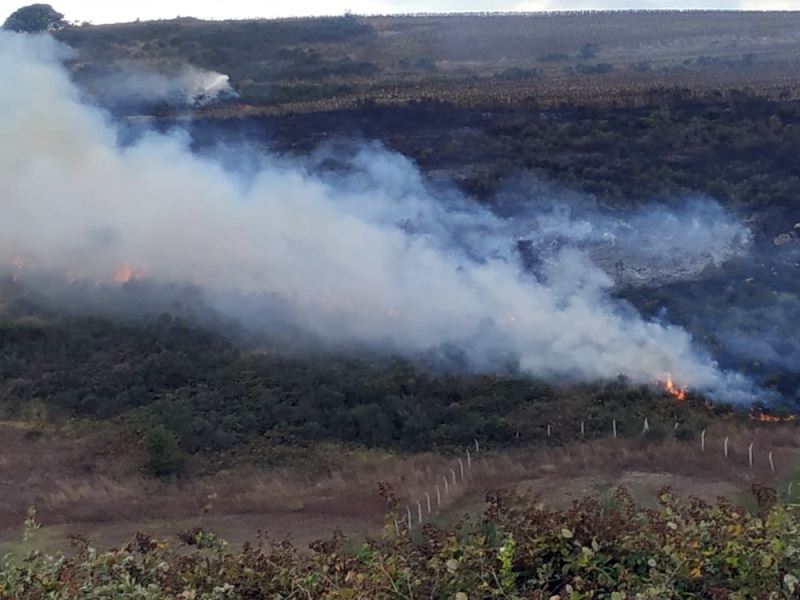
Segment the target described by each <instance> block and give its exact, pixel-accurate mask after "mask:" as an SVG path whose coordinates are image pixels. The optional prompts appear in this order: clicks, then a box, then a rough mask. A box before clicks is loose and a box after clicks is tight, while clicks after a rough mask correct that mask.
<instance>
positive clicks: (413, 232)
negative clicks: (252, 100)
mask: <svg viewBox="0 0 800 600" xmlns="http://www.w3.org/2000/svg"><path fill="white" fill-rule="evenodd" d="M59 52H60V50H59V47H58V46H56V45H55V43H54V42H53V41H52V40H50V39H49V38H46V37H26V36H21V35H12V34H2V35H0V77H1V78H2V80H3V81H4V82H5V85H4V86H3V88H2V90H0V180H1V181H3V185H4V186H5V189H4V193H3V195H2V197H0V202H2V214H3V218H2V220H0V263H5V264H7V265H8V271H9V272H14V273H15V276H16V277H18V278H22V279H26V277H28V275H27V274H28V273H37V272H57V273H61V274H63V275H62V277H63V278H64V281H66V282H69V281H74V282H77V283H76V284H75V285H81V286H86V285H88V284H87V282H104V285H112V286H113V285H116V284H114V278H115V275H117V277H118V278H119V275H120V271H121V270H122V273H123V277H122V278H123V279H125V278H127V277H134V278H135V277H136V274H137V273H138V274H139V275H138V276H139V277H140V278H142V279H143V280H146V281H148V282H153V283H154V284H164V285H176V286H179V287H180V286H184V285H185V286H188V287H189V288H190V289H199V290H202V294H203V297H204V298H205V300H206V301H207V302H209V303H210V304H211V305H212V306H213V307H214V308H215V309H217V310H219V311H220V312H221V313H222V314H224V315H227V316H229V317H236V318H237V319H239V320H240V321H242V322H243V323H244V324H245V325H248V326H251V327H256V326H258V327H263V328H265V329H266V330H268V331H269V330H270V328H271V327H276V328H286V327H293V328H296V329H298V330H301V331H303V332H305V333H307V334H309V335H313V336H316V337H317V338H318V339H320V340H323V341H324V342H325V343H326V344H330V345H334V346H335V345H349V344H357V345H361V346H366V347H369V348H374V349H378V350H381V351H383V350H387V351H391V352H402V353H404V354H406V355H409V356H414V355H418V354H423V353H428V352H431V351H436V350H437V349H441V348H457V349H459V350H460V351H461V352H463V353H464V355H465V356H466V357H467V360H468V361H469V363H470V365H471V366H472V367H474V368H477V369H493V368H497V367H498V366H499V365H501V364H507V362H508V360H509V358H513V359H514V360H516V361H517V362H518V364H519V367H520V368H521V369H522V370H524V371H526V372H530V373H535V374H538V375H544V376H549V377H560V378H563V377H567V378H581V379H586V378H602V377H610V376H615V375H617V374H625V375H626V376H628V377H629V378H631V379H632V380H634V381H641V382H652V381H654V380H656V379H661V380H663V379H664V378H665V377H666V376H667V374H668V373H671V374H672V377H673V379H674V380H675V381H677V382H679V383H681V384H683V385H688V386H691V387H692V388H694V389H697V390H700V391H705V392H708V393H710V394H712V395H713V396H714V397H716V398H718V399H720V400H726V401H731V402H745V401H752V400H753V399H754V396H753V394H754V391H753V390H752V389H751V386H750V385H749V384H748V382H747V381H746V380H745V379H744V378H743V377H741V376H739V375H737V374H735V373H727V372H722V371H721V370H720V369H719V368H718V366H717V365H716V363H715V362H714V361H713V360H712V359H711V358H710V357H709V356H708V355H707V354H706V353H704V352H703V351H701V350H699V349H698V348H697V347H696V346H695V344H694V343H693V341H692V339H691V337H690V336H689V335H688V334H687V333H686V331H684V330H683V329H681V328H679V327H676V326H673V325H670V324H667V323H662V322H659V321H653V320H645V319H643V318H641V317H640V316H639V314H638V313H636V311H635V310H633V308H632V307H631V306H629V305H627V304H624V303H621V302H619V301H616V300H614V299H612V297H611V295H610V293H609V292H610V290H611V288H612V286H613V278H612V277H611V276H609V275H608V274H607V273H606V272H605V271H604V270H602V269H601V268H599V267H597V266H596V265H595V264H594V263H593V262H592V259H591V252H588V251H587V250H586V249H585V248H581V244H583V245H586V244H588V242H589V241H596V240H598V239H599V240H606V238H607V235H606V234H607V233H609V234H610V235H612V236H614V239H613V243H614V244H618V246H617V247H618V248H619V249H620V251H621V252H622V253H623V254H625V253H627V252H628V251H629V250H630V248H631V247H632V245H634V244H636V239H637V236H639V235H640V234H641V232H643V231H647V232H649V233H648V235H649V236H650V239H655V238H657V237H658V236H657V235H656V233H657V230H656V229H653V228H654V227H658V222H659V221H661V220H662V219H663V218H664V217H665V215H666V216H669V213H666V212H663V211H666V210H667V209H665V208H663V209H658V208H657V209H654V212H649V213H648V212H646V213H641V214H636V213H634V214H633V215H632V217H631V218H629V219H628V220H627V221H624V222H623V221H615V220H614V219H611V218H610V217H609V218H608V219H607V220H606V221H605V222H602V221H598V223H599V224H592V223H584V224H583V225H582V226H581V227H577V226H576V225H575V223H570V221H571V220H573V221H574V218H573V217H564V216H563V215H561V216H559V215H558V214H556V213H554V212H553V211H552V210H551V211H550V212H549V213H548V212H547V211H544V212H541V213H540V216H539V217H536V216H535V215H531V216H530V217H529V218H524V219H520V218H516V217H515V218H509V217H506V216H503V215H502V214H496V213H493V212H490V211H489V210H487V209H485V208H482V207H480V206H477V205H475V204H473V203H471V202H469V201H468V200H467V199H464V198H462V197H460V196H459V195H458V194H456V193H455V192H453V191H441V190H437V189H435V188H433V187H431V186H430V184H428V183H427V182H426V181H425V180H424V179H423V177H422V176H421V175H420V173H419V172H418V170H417V169H416V168H415V166H414V165H413V164H412V163H411V162H410V161H408V160H407V159H405V158H404V157H402V156H398V155H396V154H392V153H389V152H387V151H385V150H383V149H381V148H379V147H376V146H366V147H363V148H361V149H360V150H359V151H357V152H356V153H354V154H353V155H351V156H347V155H342V154H341V153H339V154H337V155H335V156H334V157H333V158H335V160H336V161H338V164H337V165H335V168H328V169H327V170H325V171H322V170H321V165H322V164H323V163H324V162H325V161H326V160H330V159H331V155H330V154H328V155H325V154H324V153H321V154H319V155H317V156H314V157H311V158H310V159H309V160H307V161H306V162H304V163H303V164H298V163H297V162H290V161H288V160H286V159H282V158H279V157H274V156H264V157H262V158H261V161H260V165H259V166H258V168H255V169H250V170H249V171H248V172H247V173H246V174H243V173H241V172H231V171H230V170H226V169H225V168H224V167H223V166H222V163H220V162H217V161H215V160H213V159H212V158H203V157H199V156H197V155H194V154H192V153H191V152H190V151H189V149H188V140H187V139H186V138H185V137H182V136H180V135H159V134H149V135H145V136H144V137H142V138H141V139H139V140H138V141H136V142H134V143H132V144H130V145H127V146H125V147H120V146H119V145H118V144H117V140H116V132H115V129H114V127H113V126H112V125H111V124H110V122H109V121H108V120H107V118H106V116H105V115H104V113H102V112H101V111H99V110H97V109H95V108H92V107H90V106H87V105H85V104H82V103H81V102H80V94H79V93H78V91H77V90H76V88H75V87H74V85H73V84H72V83H71V82H70V81H69V79H68V77H67V76H66V74H65V73H64V71H63V69H62V68H61V66H60V64H59V63H58V57H59ZM698 206H701V207H704V208H703V210H711V211H712V213H711V214H712V216H713V217H715V218H717V217H720V213H716V212H714V211H716V210H718V209H715V208H707V207H708V206H711V205H710V204H702V205H698ZM686 214H690V213H686ZM587 218H588V217H587ZM674 218H675V219H678V221H676V222H675V225H674V229H675V230H676V231H677V230H682V229H683V228H684V224H682V223H681V221H680V219H681V218H684V217H678V216H676V217H674ZM685 218H689V219H692V218H696V219H697V221H696V223H697V231H696V232H694V233H692V232H691V231H690V232H689V233H687V234H685V235H686V236H688V237H686V238H685V239H684V238H680V239H678V238H674V239H673V240H672V241H671V242H668V246H667V248H668V247H671V246H669V244H672V246H675V247H678V246H679V247H682V248H684V249H685V250H686V251H687V252H688V254H689V255H690V256H691V257H694V259H696V257H698V256H699V257H705V258H704V259H703V260H707V259H709V257H710V259H711V260H712V261H713V260H721V259H722V258H723V257H724V256H725V253H726V252H728V251H729V250H725V248H730V247H732V246H731V244H733V245H735V244H737V243H741V241H742V239H743V238H742V237H741V236H743V235H744V232H743V231H740V230H738V229H736V228H735V227H734V226H733V225H732V224H731V223H732V222H729V219H728V217H725V219H724V222H725V223H728V225H727V226H725V227H723V229H722V230H721V231H722V233H719V230H715V229H713V228H712V229H711V230H710V233H709V232H703V231H702V230H703V229H704V226H703V222H704V221H703V219H704V217H703V216H702V210H700V211H695V213H694V216H693V217H685ZM694 222H695V221H691V220H690V223H694ZM593 227H597V228H598V229H596V230H595V229H593ZM730 228H733V229H730ZM637 230H638V231H639V232H640V234H636V233H635V232H636V231H637ZM554 231H557V233H558V235H555V233H554ZM523 233H524V234H525V235H526V236H528V237H529V238H531V237H532V238H534V239H535V240H537V243H539V241H540V240H545V239H547V238H548V236H550V237H551V238H556V237H558V238H560V239H563V240H565V241H564V242H562V243H560V245H558V244H556V246H558V247H549V246H548V250H547V252H540V253H537V260H538V265H537V268H536V270H535V272H531V271H529V270H527V269H525V268H524V264H523V260H522V259H521V257H520V253H519V252H518V251H517V249H516V245H515V243H514V242H515V240H518V239H519V236H520V235H521V234H523ZM682 235H684V234H682ZM570 236H571V237H570ZM745 237H746V236H745ZM719 239H722V240H723V243H722V244H716V243H715V242H716V241H718V240H719ZM737 240H738V241H737ZM567 242H568V243H567ZM576 242H580V243H576ZM612 245H613V244H612ZM720 248H722V249H720ZM650 251H651V252H652V253H654V254H657V253H658V252H660V251H661V249H655V248H654V249H651V250H650ZM12 262H13V263H15V264H12ZM23 263H24V267H23V268H20V267H19V265H20V264H23ZM15 265H16V266H15ZM30 280H31V281H33V275H31V276H30Z"/></svg>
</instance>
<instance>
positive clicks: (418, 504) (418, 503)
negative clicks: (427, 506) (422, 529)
mask: <svg viewBox="0 0 800 600" xmlns="http://www.w3.org/2000/svg"><path fill="white" fill-rule="evenodd" d="M417 516H418V517H419V524H420V525H422V502H420V501H419V500H417Z"/></svg>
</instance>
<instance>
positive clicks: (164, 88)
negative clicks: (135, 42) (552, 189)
mask: <svg viewBox="0 0 800 600" xmlns="http://www.w3.org/2000/svg"><path fill="white" fill-rule="evenodd" d="M81 83H82V85H83V87H84V89H86V90H88V91H89V93H90V94H91V95H92V96H93V97H94V98H95V100H96V101H98V102H99V103H101V104H103V105H105V106H118V105H123V106H139V105H142V104H154V103H157V102H168V103H171V104H176V105H202V104H207V103H210V102H214V101H215V100H218V99H221V98H226V97H228V98H230V97H235V96H236V92H235V91H234V89H233V87H232V86H231V83H230V78H229V77H228V76H227V75H225V74H224V73H217V72H216V71H207V70H205V69H200V68H198V67H195V66H192V65H182V66H180V67H178V68H175V67H170V68H166V67H165V68H162V69H155V68H153V67H151V66H147V65H143V64H138V63H135V62H126V63H121V64H117V65H114V66H113V67H112V68H111V69H110V70H109V71H107V72H103V73H101V74H93V75H88V76H87V75H84V76H82V78H81Z"/></svg>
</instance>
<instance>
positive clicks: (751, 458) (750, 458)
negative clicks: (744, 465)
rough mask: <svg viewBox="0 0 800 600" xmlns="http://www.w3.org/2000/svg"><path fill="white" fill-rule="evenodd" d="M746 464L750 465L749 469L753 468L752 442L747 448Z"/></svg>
mask: <svg viewBox="0 0 800 600" xmlns="http://www.w3.org/2000/svg"><path fill="white" fill-rule="evenodd" d="M747 462H749V463H750V468H751V469H752V468H753V442H750V445H749V446H748V447H747Z"/></svg>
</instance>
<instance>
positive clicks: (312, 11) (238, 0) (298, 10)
mask: <svg viewBox="0 0 800 600" xmlns="http://www.w3.org/2000/svg"><path fill="white" fill-rule="evenodd" d="M32 1H33V0H0V21H2V20H4V19H5V17H6V16H7V15H8V14H10V13H11V12H13V11H14V10H15V9H16V8H19V7H20V6H24V5H26V4H30V3H32ZM35 1H40V2H41V1H44V2H48V3H50V4H52V5H53V8H55V9H56V10H58V11H59V12H62V13H64V15H65V16H66V18H67V19H69V20H70V21H90V22H92V23H114V22H124V21H134V20H136V19H137V18H140V19H142V20H146V19H171V18H173V17H176V16H183V17H198V18H201V19H242V18H252V17H262V18H270V17H290V16H306V15H341V14H344V12H345V11H346V10H350V11H352V12H354V13H356V14H389V13H407V12H474V11H540V10H576V9H581V10H583V9H596V10H600V9H627V8H649V9H667V8H709V9H723V8H727V9H747V10H800V0H291V1H288V2H279V1H275V0H260V1H259V0H125V1H120V0H35Z"/></svg>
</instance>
